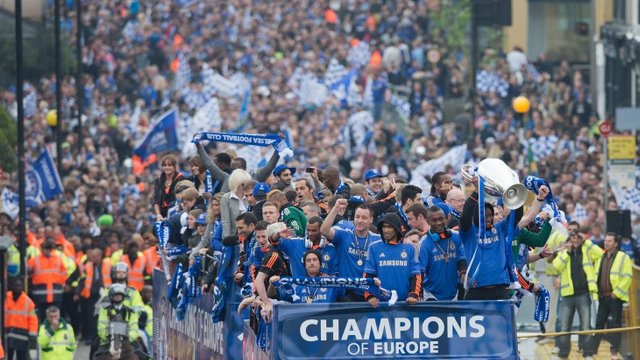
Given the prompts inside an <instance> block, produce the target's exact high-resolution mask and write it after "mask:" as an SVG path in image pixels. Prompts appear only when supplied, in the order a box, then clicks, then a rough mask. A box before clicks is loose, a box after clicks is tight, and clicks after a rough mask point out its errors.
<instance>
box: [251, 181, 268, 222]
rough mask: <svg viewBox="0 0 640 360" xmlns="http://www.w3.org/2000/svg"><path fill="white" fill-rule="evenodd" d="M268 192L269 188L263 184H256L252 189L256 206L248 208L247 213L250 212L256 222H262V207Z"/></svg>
mask: <svg viewBox="0 0 640 360" xmlns="http://www.w3.org/2000/svg"><path fill="white" fill-rule="evenodd" d="M269 191H271V188H270V187H269V185H267V184H265V183H257V184H256V186H254V187H253V193H252V194H253V198H254V199H255V201H256V204H255V205H253V206H249V209H247V211H251V212H252V213H253V214H254V215H255V216H256V218H257V219H258V221H262V205H264V203H265V202H266V201H267V194H268V193H269Z"/></svg>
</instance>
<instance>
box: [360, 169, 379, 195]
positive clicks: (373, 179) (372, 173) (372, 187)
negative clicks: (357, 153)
mask: <svg viewBox="0 0 640 360" xmlns="http://www.w3.org/2000/svg"><path fill="white" fill-rule="evenodd" d="M364 183H365V185H366V186H367V193H368V194H369V196H371V197H374V198H377V197H378V195H380V194H381V193H382V175H381V174H380V173H379V172H378V171H377V170H375V169H369V170H367V172H366V173H364Z"/></svg>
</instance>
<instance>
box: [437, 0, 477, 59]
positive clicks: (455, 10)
mask: <svg viewBox="0 0 640 360" xmlns="http://www.w3.org/2000/svg"><path fill="white" fill-rule="evenodd" d="M429 17H430V20H431V27H432V30H439V32H440V33H441V34H443V36H444V38H445V42H446V44H447V47H449V49H450V50H451V51H453V52H455V51H457V50H460V49H462V50H463V51H464V52H465V54H468V50H467V49H468V46H466V45H467V43H468V40H469V39H468V36H467V29H468V28H469V25H470V23H471V0H443V1H442V4H440V10H439V11H434V12H431V13H430V16H429Z"/></svg>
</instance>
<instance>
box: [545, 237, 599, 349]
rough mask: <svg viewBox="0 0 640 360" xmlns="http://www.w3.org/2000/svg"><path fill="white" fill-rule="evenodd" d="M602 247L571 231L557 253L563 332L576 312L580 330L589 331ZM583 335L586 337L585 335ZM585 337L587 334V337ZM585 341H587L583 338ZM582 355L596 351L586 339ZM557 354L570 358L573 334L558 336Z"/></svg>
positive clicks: (554, 263) (553, 263)
mask: <svg viewBox="0 0 640 360" xmlns="http://www.w3.org/2000/svg"><path fill="white" fill-rule="evenodd" d="M602 255H603V253H602V250H601V249H600V248H599V247H598V246H596V245H594V244H593V243H592V242H591V240H585V238H584V237H583V236H582V234H580V233H579V232H578V231H575V230H574V231H572V232H570V233H569V240H568V241H567V242H565V243H564V244H563V245H562V246H560V248H559V249H558V250H556V251H555V252H554V259H553V261H552V266H553V267H554V269H555V270H556V271H558V272H559V273H560V296H561V297H562V301H561V304H560V314H561V315H560V320H561V326H560V331H562V332H565V331H570V330H571V324H572V320H573V315H574V313H575V312H576V311H577V312H578V316H579V318H580V330H590V324H589V319H590V309H591V300H592V297H593V300H596V299H597V298H596V296H597V294H598V285H597V277H598V275H597V270H596V266H595V264H596V263H597V262H598V261H599V260H600V258H602ZM583 337H584V336H583ZM585 339H586V337H585ZM583 341H586V340H583ZM583 344H585V345H584V352H583V355H584V357H585V358H586V359H589V358H591V357H592V356H593V350H592V349H591V347H590V346H588V345H587V344H586V343H585V342H583ZM558 348H559V351H558V357H559V358H561V359H562V358H567V357H568V356H569V353H570V352H571V341H570V335H562V336H561V337H560V338H559V339H558Z"/></svg>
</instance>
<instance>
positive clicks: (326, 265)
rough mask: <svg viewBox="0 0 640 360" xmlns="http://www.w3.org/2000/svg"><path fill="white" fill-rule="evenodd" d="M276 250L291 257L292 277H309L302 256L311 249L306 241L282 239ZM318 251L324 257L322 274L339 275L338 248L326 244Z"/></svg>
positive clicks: (301, 239)
mask: <svg viewBox="0 0 640 360" xmlns="http://www.w3.org/2000/svg"><path fill="white" fill-rule="evenodd" d="M276 248H277V249H278V250H280V251H282V252H283V253H284V254H285V255H287V256H288V257H289V259H290V260H289V266H290V267H291V276H307V272H306V270H305V269H304V262H303V259H302V256H303V255H304V253H305V252H306V251H307V250H309V249H310V248H307V246H306V243H305V239H303V238H291V239H287V238H281V239H280V242H279V243H278V246H277V247H276ZM316 250H317V251H319V252H320V255H321V256H322V266H321V268H320V272H322V273H323V274H328V275H336V274H337V273H338V270H337V269H338V263H337V257H336V248H335V247H334V246H333V245H332V244H326V245H325V246H324V247H323V248H317V249H316Z"/></svg>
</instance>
